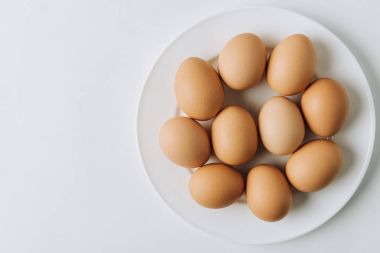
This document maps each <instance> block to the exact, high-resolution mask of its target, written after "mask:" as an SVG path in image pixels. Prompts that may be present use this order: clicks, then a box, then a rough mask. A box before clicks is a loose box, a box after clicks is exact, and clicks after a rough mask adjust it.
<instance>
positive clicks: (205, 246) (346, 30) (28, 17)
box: [0, 0, 380, 253]
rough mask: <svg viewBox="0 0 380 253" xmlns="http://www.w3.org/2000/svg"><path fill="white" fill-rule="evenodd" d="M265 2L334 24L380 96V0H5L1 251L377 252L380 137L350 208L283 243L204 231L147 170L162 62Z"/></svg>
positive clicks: (0, 38)
mask: <svg viewBox="0 0 380 253" xmlns="http://www.w3.org/2000/svg"><path fill="white" fill-rule="evenodd" d="M255 4H259V5H263V4H265V5H273V6H278V7H284V8H288V9H290V10H293V11H297V12H299V13H301V14H304V15H306V16H308V17H310V18H312V19H314V20H316V21H317V22H319V23H321V24H322V25H324V26H325V27H327V28H328V29H330V30H331V31H332V32H334V33H335V34H336V35H337V36H338V37H340V38H341V39H342V40H343V41H344V42H345V43H346V44H347V46H348V47H349V48H350V49H351V51H352V52H353V53H354V55H355V56H356V57H357V59H358V61H359V63H360V64H361V65H362V67H363V69H364V71H365V73H366V75H367V78H368V81H369V83H370V85H371V89H372V92H373V94H374V97H375V100H376V99H377V98H378V97H379V96H380V67H379V66H380V46H379V45H380V32H379V28H378V25H379V23H380V16H379V12H380V2H377V3H376V1H374V0H373V1H369V0H367V1H299V0H298V1H297V0H294V1H284V0H282V1H281V0H278V1H275V0H268V1H244V0H238V1H232V0H229V1H227V0H222V1H204V0H203V1H202V0H191V1H174V0H172V1H170V0H165V1H154V0H149V1H147V0H145V1H137V0H136V1H128V0H127V1H120V0H104V1H100V0H95V1H94V0H88V1H78V0H62V1H54V0H53V1H47V0H46V1H38V0H36V1H11V0H9V1H5V0H0V252H4V253H12V252H28V253H29V252H38V253H45V252H49V253H50V252H52V253H53V252H54V253H55V252H70V253H76V252H78V253H79V252H80V253H87V252H91V253H92V252H218V253H219V252H220V253H223V252H292V253H294V252H379V250H380V239H379V234H380V160H379V156H378V154H379V152H380V142H379V139H380V137H379V135H380V133H378V135H377V136H378V137H377V138H376V144H375V150H374V157H373V158H372V162H371V164H370V168H369V171H368V173H367V175H366V177H365V179H364V181H363V183H362V185H361V186H360V188H359V190H358V191H357V193H356V194H355V195H354V197H353V198H352V200H351V201H350V202H349V204H348V205H347V206H346V207H345V208H344V209H343V210H342V211H341V212H339V213H338V214H337V215H336V216H335V217H334V218H333V219H332V220H330V221H329V222H328V223H327V224H325V225H323V226H322V227H320V228H319V229H317V230H315V231H313V232H311V233H309V234H307V235H305V236H303V237H300V238H298V239H294V240H291V241H288V242H284V243H279V244H273V245H267V246H251V245H238V244H234V243H230V242H226V241H222V240H219V239H217V238H214V237H212V236H210V235H207V234H204V233H202V232H200V231H198V230H196V229H195V228H193V227H191V226H190V225H188V224H187V223H185V222H184V221H182V220H180V218H178V217H177V216H176V215H174V214H173V212H172V211H170V210H169V208H168V207H167V206H166V205H165V204H164V203H163V202H162V201H161V199H159V197H158V195H157V194H156V193H155V192H154V190H153V188H152V186H151V185H150V182H149V181H148V178H147V177H146V176H145V174H144V171H143V167H142V163H141V161H140V160H139V157H138V151H137V143H136V129H135V124H136V111H137V105H138V99H139V95H140V92H141V89H142V87H143V83H144V79H145V78H146V76H147V74H148V72H149V70H150V69H151V67H152V66H153V64H154V62H155V60H156V59H157V58H158V57H159V55H160V53H161V52H162V51H163V50H164V48H165V47H166V46H167V45H168V44H169V43H170V42H171V41H172V40H173V39H174V38H175V37H176V36H178V35H179V34H180V33H181V32H183V31H184V30H186V29H187V28H189V27H190V26H191V25H193V24H195V23H197V22H199V21H201V20H203V19H205V18H207V17H209V16H210V15H213V14H216V13H219V12H222V11H226V10H230V9H236V8H242V7H248V6H253V5H255ZM221 29H222V28H221ZM375 104H376V107H377V118H378V119H379V118H380V101H379V102H377V101H375ZM157 110H159V105H157ZM379 125H380V124H378V126H379ZM379 128H380V127H378V130H379ZM321 208H323V207H321Z"/></svg>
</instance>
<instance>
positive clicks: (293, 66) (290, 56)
mask: <svg viewBox="0 0 380 253" xmlns="http://www.w3.org/2000/svg"><path fill="white" fill-rule="evenodd" d="M316 62H317V55H316V50H315V48H314V45H313V43H312V42H311V41H310V39H309V38H308V37H306V36H305V35H303V34H294V35H291V36H289V37H287V38H285V39H284V40H283V41H281V42H280V44H278V45H277V46H276V47H275V48H274V49H273V51H272V53H271V55H270V57H269V62H268V70H267V81H268V84H269V86H270V87H271V88H272V89H273V90H274V91H276V92H278V93H280V94H281V95H284V96H289V95H294V94H297V93H300V92H301V91H303V90H304V89H305V88H306V87H307V86H308V85H309V84H310V82H311V81H312V79H313V76H314V73H315V66H316Z"/></svg>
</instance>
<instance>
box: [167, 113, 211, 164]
mask: <svg viewBox="0 0 380 253" xmlns="http://www.w3.org/2000/svg"><path fill="white" fill-rule="evenodd" d="M160 146H161V150H162V151H163V153H164V154H165V155H166V157H167V158H169V160H171V161H172V162H174V163H175V164H177V165H179V166H182V167H185V168H196V167H199V166H202V165H203V164H205V163H206V162H207V160H208V159H209V157H210V152H211V150H210V149H211V147H210V141H209V137H208V134H207V132H206V130H205V129H204V128H203V127H202V126H201V125H200V124H199V123H198V122H196V121H195V120H192V119H190V118H187V117H175V118H172V119H169V120H168V121H166V123H165V124H164V125H163V126H162V127H161V129H160Z"/></svg>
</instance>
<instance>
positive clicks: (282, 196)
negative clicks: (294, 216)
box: [246, 165, 293, 221]
mask: <svg viewBox="0 0 380 253" xmlns="http://www.w3.org/2000/svg"><path fill="white" fill-rule="evenodd" d="M246 197H247V203H248V207H249V209H251V211H252V212H253V213H254V214H255V215H256V216H257V217H258V218H260V219H262V220H265V221H277V220H280V219H282V218H284V217H285V216H286V214H287V213H288V212H289V210H290V208H291V206H292V199H293V197H292V192H291V191H290V187H289V184H288V182H287V181H286V179H285V177H284V176H283V175H282V173H281V171H280V170H279V169H277V168H275V167H273V166H270V165H258V166H256V167H254V168H253V169H251V171H250V172H249V173H248V178H247V186H246Z"/></svg>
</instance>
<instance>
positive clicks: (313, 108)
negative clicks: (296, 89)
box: [301, 78, 349, 137]
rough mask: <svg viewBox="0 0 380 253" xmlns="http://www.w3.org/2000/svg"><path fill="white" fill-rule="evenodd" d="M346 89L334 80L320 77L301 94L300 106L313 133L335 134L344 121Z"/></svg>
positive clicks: (347, 102)
mask: <svg viewBox="0 0 380 253" xmlns="http://www.w3.org/2000/svg"><path fill="white" fill-rule="evenodd" d="M348 104H349V101H348V95H347V92H346V90H345V89H344V88H343V87H342V86H341V85H340V84H339V83H337V82H336V81H335V80H333V79H329V78H321V79H319V80H317V81H315V82H314V83H313V84H312V85H310V87H309V88H307V90H306V91H305V93H304V94H303V95H302V99H301V107H302V112H303V115H304V117H305V120H306V123H307V124H308V126H309V128H310V129H311V131H313V133H315V134H316V135H319V136H323V137H328V136H332V135H334V134H336V133H337V132H338V131H339V130H340V129H341V128H342V125H343V123H344V120H345V119H346V117H347V114H348V107H349V105H348Z"/></svg>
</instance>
